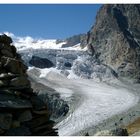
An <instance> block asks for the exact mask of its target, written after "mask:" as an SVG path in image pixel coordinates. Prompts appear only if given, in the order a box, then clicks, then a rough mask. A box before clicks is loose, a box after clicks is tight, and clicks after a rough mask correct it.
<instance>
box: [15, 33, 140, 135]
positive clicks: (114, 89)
mask: <svg viewBox="0 0 140 140" xmlns="http://www.w3.org/2000/svg"><path fill="white" fill-rule="evenodd" d="M12 36H14V35H12ZM14 38H15V41H14V45H15V46H16V47H17V50H18V52H19V53H20V54H21V56H22V58H23V60H24V62H25V63H26V64H27V65H28V67H29V68H28V75H29V77H30V78H31V79H33V80H34V81H36V82H37V83H38V84H42V85H43V86H44V87H46V88H44V89H45V90H47V89H48V87H49V88H52V89H53V90H54V91H55V92H54V91H53V92H54V93H56V92H57V93H59V95H60V99H62V100H63V101H65V102H66V103H67V105H68V106H69V110H68V112H67V114H65V115H64V116H61V117H60V118H56V117H59V116H58V115H57V114H56V116H55V117H52V119H55V120H56V124H55V126H54V127H55V128H58V133H59V135H60V136H84V135H86V134H87V133H88V134H89V135H95V134H96V132H98V131H101V130H105V129H112V128H118V127H122V126H126V125H127V124H129V123H130V122H133V121H134V120H135V119H137V118H138V117H139V116H140V101H139V90H140V86H139V84H132V83H130V82H125V81H121V80H120V79H118V78H117V76H115V75H114V72H113V71H112V69H111V68H108V67H106V66H105V65H103V64H100V62H97V61H94V58H93V59H92V60H91V58H90V57H88V56H86V55H87V52H86V47H85V49H81V48H80V45H79V44H77V45H75V46H70V47H67V48H61V46H62V45H63V44H65V42H61V43H58V44H57V43H56V40H43V39H37V40H35V39H33V38H31V37H24V38H21V37H15V36H14ZM34 55H35V56H38V57H41V58H47V59H49V60H51V61H52V62H53V64H54V67H51V68H43V69H41V68H37V67H34V66H32V65H30V64H29V60H30V59H32V56H34ZM67 62H69V63H70V64H71V65H72V67H71V68H67V67H65V63H67ZM36 88H37V87H36ZM46 93H47V91H46Z"/></svg>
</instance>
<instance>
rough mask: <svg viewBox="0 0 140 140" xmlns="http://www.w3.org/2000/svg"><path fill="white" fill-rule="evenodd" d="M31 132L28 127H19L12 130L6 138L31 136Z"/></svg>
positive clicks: (7, 133)
mask: <svg viewBox="0 0 140 140" xmlns="http://www.w3.org/2000/svg"><path fill="white" fill-rule="evenodd" d="M30 135H31V131H30V130H29V128H28V127H24V126H22V127H17V128H11V129H9V130H8V131H7V132H6V133H5V136H30Z"/></svg>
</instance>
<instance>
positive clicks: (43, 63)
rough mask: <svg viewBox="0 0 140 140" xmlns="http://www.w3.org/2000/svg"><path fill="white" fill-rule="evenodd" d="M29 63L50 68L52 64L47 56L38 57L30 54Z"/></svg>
mask: <svg viewBox="0 0 140 140" xmlns="http://www.w3.org/2000/svg"><path fill="white" fill-rule="evenodd" d="M29 64H31V65H32V66H35V67H37V68H51V67H53V66H54V64H53V63H52V62H51V61H50V60H49V59H47V58H40V57H38V56H32V58H31V60H30V61H29Z"/></svg>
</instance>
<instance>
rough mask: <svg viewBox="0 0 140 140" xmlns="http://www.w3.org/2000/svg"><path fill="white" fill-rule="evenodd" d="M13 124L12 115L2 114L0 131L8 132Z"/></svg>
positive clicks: (0, 116)
mask: <svg viewBox="0 0 140 140" xmlns="http://www.w3.org/2000/svg"><path fill="white" fill-rule="evenodd" d="M11 124H12V114H10V113H0V129H4V130H8V129H9V128H10V127H11Z"/></svg>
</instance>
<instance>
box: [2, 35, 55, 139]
mask: <svg viewBox="0 0 140 140" xmlns="http://www.w3.org/2000/svg"><path fill="white" fill-rule="evenodd" d="M26 70H27V67H26V66H25V65H24V64H23V61H22V59H21V57H20V55H18V54H17V53H16V48H15V46H13V45H12V39H11V38H9V37H8V36H6V35H1V36H0V135H4V136H31V135H39V136H41V135H57V132H56V131H55V130H54V129H53V124H54V122H53V121H51V120H50V113H49V111H48V109H47V105H46V104H45V103H44V102H43V101H42V100H41V99H40V98H39V97H38V96H37V94H36V93H34V92H33V90H32V89H31V86H30V81H29V80H28V76H27V74H26Z"/></svg>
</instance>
